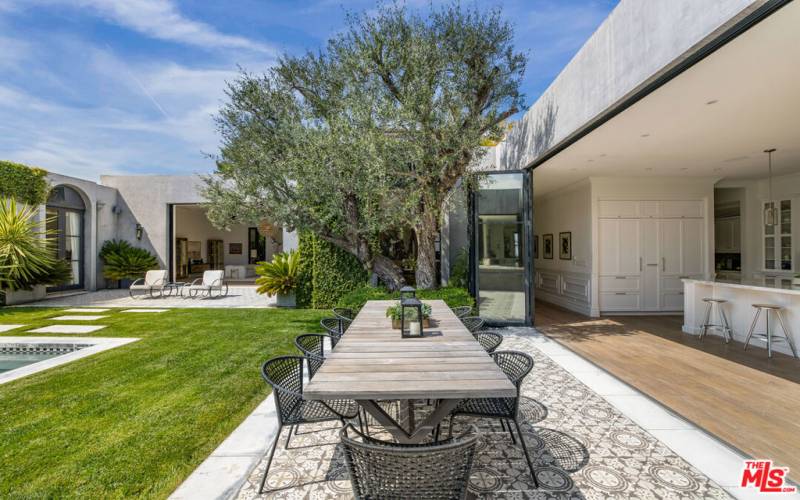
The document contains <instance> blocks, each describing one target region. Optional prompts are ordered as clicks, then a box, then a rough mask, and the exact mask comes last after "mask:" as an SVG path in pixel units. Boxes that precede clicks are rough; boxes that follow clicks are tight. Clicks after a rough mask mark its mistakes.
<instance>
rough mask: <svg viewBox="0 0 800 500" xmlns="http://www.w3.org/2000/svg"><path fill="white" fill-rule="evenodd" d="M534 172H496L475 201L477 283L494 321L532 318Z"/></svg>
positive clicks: (486, 314) (485, 313)
mask: <svg viewBox="0 0 800 500" xmlns="http://www.w3.org/2000/svg"><path fill="white" fill-rule="evenodd" d="M529 183H530V174H529V173H527V172H518V171H515V172H502V173H491V174H488V175H487V176H486V177H485V178H484V179H482V181H481V183H480V186H479V188H478V190H477V191H476V192H475V193H473V195H472V197H471V200H472V203H471V211H472V232H473V235H472V247H473V250H472V252H470V253H471V255H472V269H471V271H472V272H471V277H472V287H473V292H474V293H475V299H476V301H477V303H478V307H479V310H480V315H481V317H482V318H484V319H485V320H486V322H487V323H489V324H493V325H515V324H516V325H528V324H531V323H532V318H531V316H532V311H531V302H532V291H531V281H532V280H531V278H530V277H531V275H532V269H531V248H530V242H531V215H532V214H531V201H530V192H531V190H530V187H529Z"/></svg>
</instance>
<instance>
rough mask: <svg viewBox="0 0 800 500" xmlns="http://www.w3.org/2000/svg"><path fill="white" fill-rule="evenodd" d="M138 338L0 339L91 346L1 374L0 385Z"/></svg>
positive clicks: (16, 341)
mask: <svg viewBox="0 0 800 500" xmlns="http://www.w3.org/2000/svg"><path fill="white" fill-rule="evenodd" d="M137 340H139V339H138V338H128V337H118V338H111V337H0V345H2V344H89V346H88V347H83V348H81V349H79V350H77V351H73V352H69V353H67V354H61V355H58V356H54V357H52V358H50V359H45V360H43V361H39V362H37V363H31V364H29V365H26V366H22V367H20V368H16V369H14V370H10V371H7V372H5V373H2V374H0V385H2V384H5V383H8V382H11V381H12V380H17V379H20V378H22V377H27V376H28V375H32V374H34V373H38V372H41V371H44V370H48V369H50V368H53V367H56V366H60V365H64V364H67V363H71V362H72V361H75V360H76V359H81V358H85V357H87V356H91V355H92V354H97V353H98V352H103V351H107V350H109V349H113V348H115V347H119V346H123V345H125V344H130V343H131V342H136V341H137Z"/></svg>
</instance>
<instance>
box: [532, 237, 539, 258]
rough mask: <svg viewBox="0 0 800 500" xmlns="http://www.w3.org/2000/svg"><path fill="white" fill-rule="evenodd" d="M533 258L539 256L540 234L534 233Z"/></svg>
mask: <svg viewBox="0 0 800 500" xmlns="http://www.w3.org/2000/svg"><path fill="white" fill-rule="evenodd" d="M533 258H534V259H538V258H539V235H538V234H534V235H533Z"/></svg>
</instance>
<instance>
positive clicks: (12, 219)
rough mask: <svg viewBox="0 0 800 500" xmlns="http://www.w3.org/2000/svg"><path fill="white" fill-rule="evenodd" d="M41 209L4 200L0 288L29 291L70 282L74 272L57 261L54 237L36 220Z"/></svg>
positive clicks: (0, 208) (0, 219) (1, 206)
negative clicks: (40, 286)
mask: <svg viewBox="0 0 800 500" xmlns="http://www.w3.org/2000/svg"><path fill="white" fill-rule="evenodd" d="M37 214H38V209H37V208H35V207H33V206H29V205H23V206H21V207H18V205H17V202H16V201H15V200H14V199H13V198H11V199H5V200H0V288H1V289H5V290H29V289H31V288H32V287H33V286H35V285H56V284H60V283H65V282H67V281H69V280H70V279H71V277H72V272H71V270H70V268H69V265H68V264H67V263H66V262H63V261H60V260H59V259H57V258H55V256H54V252H53V249H52V246H51V244H50V241H48V239H47V238H45V236H48V235H52V233H48V232H47V231H46V230H44V224H42V223H41V222H39V221H37V220H36V216H37Z"/></svg>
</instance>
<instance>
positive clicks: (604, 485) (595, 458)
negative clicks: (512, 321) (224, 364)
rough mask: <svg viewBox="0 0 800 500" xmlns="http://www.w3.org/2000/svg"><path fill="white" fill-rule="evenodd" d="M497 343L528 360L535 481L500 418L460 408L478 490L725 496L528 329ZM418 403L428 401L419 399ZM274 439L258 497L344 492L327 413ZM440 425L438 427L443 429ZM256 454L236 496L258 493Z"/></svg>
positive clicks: (531, 494)
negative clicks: (475, 435) (474, 432)
mask: <svg viewBox="0 0 800 500" xmlns="http://www.w3.org/2000/svg"><path fill="white" fill-rule="evenodd" d="M501 348H502V349H515V350H521V351H525V352H528V353H529V354H531V355H532V356H533V357H534V359H535V366H534V369H533V371H532V372H531V374H530V375H529V376H528V377H527V379H526V381H525V384H524V385H523V388H522V400H521V410H520V411H521V414H522V416H523V418H522V421H521V426H522V428H523V433H524V435H525V439H526V441H527V444H528V449H529V451H530V453H531V455H532V458H534V461H535V465H536V467H537V478H538V479H539V481H540V483H541V485H542V487H541V488H540V489H539V490H534V489H533V487H532V484H531V478H530V476H529V473H528V468H527V465H526V463H525V460H524V456H523V454H522V450H521V449H520V448H519V446H516V445H514V444H512V442H511V439H510V437H509V435H508V433H507V432H505V431H503V430H502V429H501V427H500V424H499V422H497V421H492V420H488V419H487V420H484V419H469V418H466V417H461V418H459V419H457V420H456V424H455V427H454V430H455V432H458V431H459V429H461V428H462V427H463V426H464V425H465V424H468V423H474V424H476V425H477V426H478V428H479V430H480V432H481V439H480V443H479V446H478V453H477V456H476V459H475V463H474V465H473V472H472V475H471V478H470V491H471V493H473V494H474V495H475V496H476V497H478V498H570V499H572V498H576V499H577V498H598V499H606V498H607V499H611V498H706V499H713V498H729V495H728V493H727V492H726V491H725V490H724V489H723V488H722V487H720V486H719V485H717V484H716V483H715V482H714V481H712V480H710V479H709V478H708V477H706V476H705V475H704V474H702V473H701V472H699V471H698V470H697V469H696V468H695V467H693V466H692V465H690V464H689V463H688V462H686V461H685V460H684V459H683V458H681V457H680V456H678V455H677V454H676V453H675V452H673V451H672V450H670V449H669V448H667V447H666V446H665V445H664V444H663V443H662V442H660V441H659V440H658V439H657V438H656V437H654V436H653V435H652V434H651V433H649V432H648V431H646V430H644V429H643V428H642V427H641V426H639V425H637V424H636V423H635V422H634V421H633V420H631V419H630V418H628V417H627V416H625V415H623V414H622V413H621V412H620V411H619V410H618V409H617V408H615V407H614V406H612V405H611V404H610V403H609V402H608V401H606V400H605V399H604V398H603V397H601V396H600V395H598V394H597V393H596V392H594V391H593V390H592V389H590V388H589V387H587V386H586V385H585V384H584V383H582V382H581V381H579V380H578V379H577V378H576V377H574V376H573V375H571V374H570V373H569V372H568V371H567V369H565V368H563V367H562V366H561V365H560V364H559V363H556V362H555V361H554V360H553V359H552V358H550V357H549V356H547V355H545V354H544V353H543V352H542V351H540V350H539V348H537V344H536V342H535V340H534V339H532V338H530V337H514V336H508V337H507V338H506V340H505V341H504V342H503V345H502V347H501ZM420 411H427V410H425V409H420ZM283 432H284V435H283V436H282V437H281V439H280V440H279V447H278V449H277V451H276V453H275V459H274V461H273V465H272V468H271V470H270V474H269V479H268V481H267V488H269V489H273V490H275V491H273V492H271V493H269V494H267V495H264V496H263V497H265V498H331V499H332V498H351V497H352V492H351V489H350V484H349V478H348V475H347V470H346V467H345V464H344V461H343V456H342V451H341V447H340V446H339V445H338V444H337V441H338V438H337V429H336V424H335V423H328V424H319V425H318V426H317V428H316V429H315V428H314V427H313V426H304V427H301V432H300V433H299V434H298V435H297V437H294V436H293V437H292V443H291V445H290V449H289V450H285V449H284V448H283V443H284V442H285V439H286V432H288V429H284V431H283ZM443 432H444V431H443ZM264 467H265V462H264V461H263V460H262V462H261V463H260V464H259V465H258V466H257V467H256V468H255V470H254V471H253V472H252V474H250V476H249V477H248V478H247V480H246V482H245V483H244V486H243V487H242V489H241V490H240V492H239V495H238V498H240V499H252V498H258V497H259V495H258V494H257V489H258V483H259V480H260V479H261V475H262V474H263V471H264Z"/></svg>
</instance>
